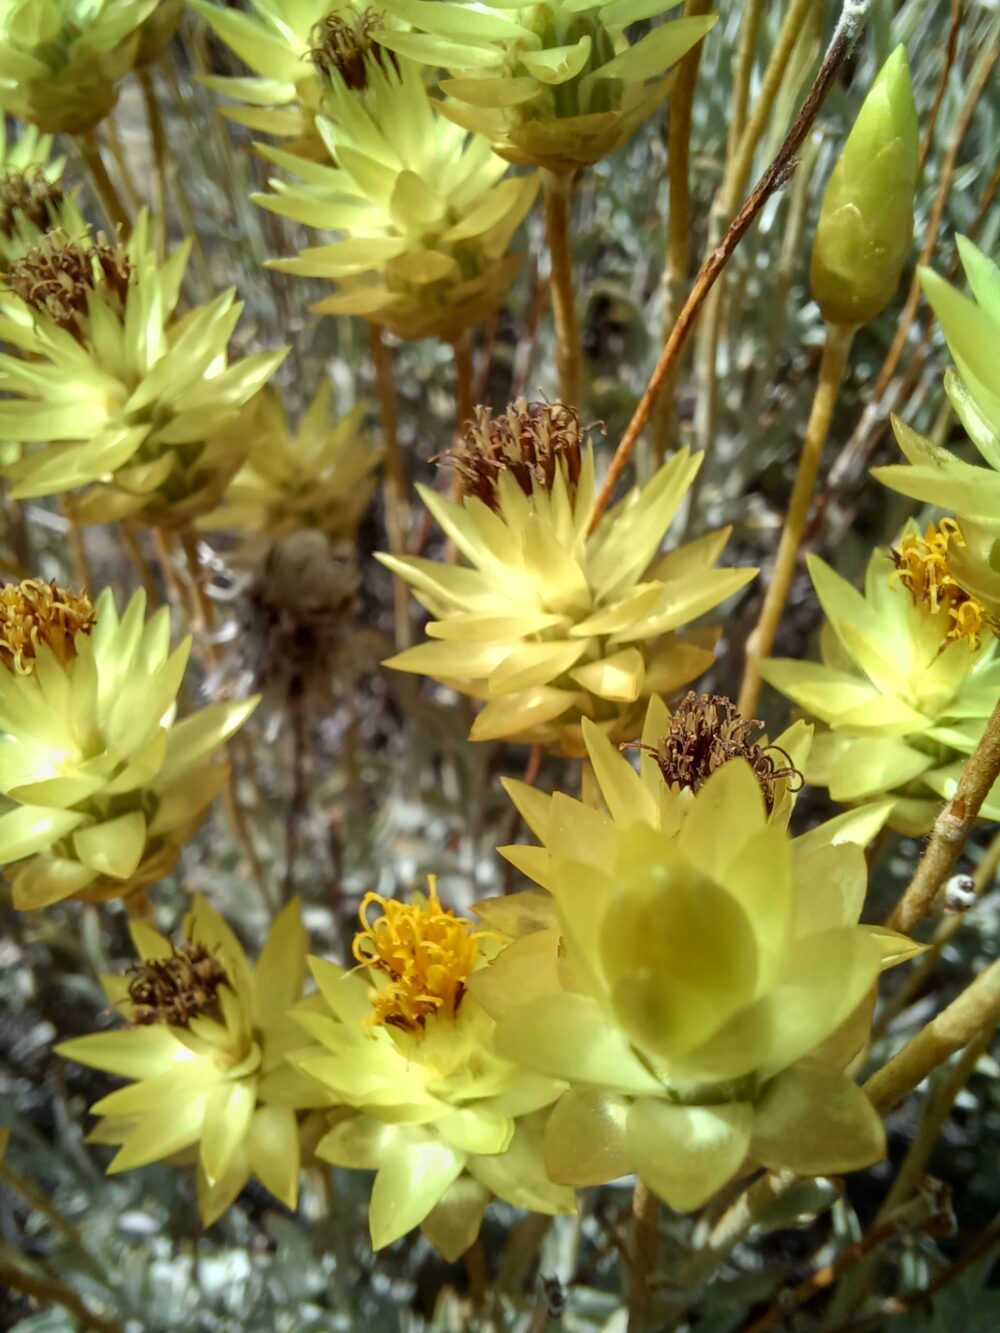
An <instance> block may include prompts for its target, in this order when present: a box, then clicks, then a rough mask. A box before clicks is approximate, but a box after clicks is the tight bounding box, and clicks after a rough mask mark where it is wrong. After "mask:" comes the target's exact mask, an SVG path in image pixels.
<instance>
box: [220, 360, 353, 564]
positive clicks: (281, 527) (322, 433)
mask: <svg viewBox="0 0 1000 1333" xmlns="http://www.w3.org/2000/svg"><path fill="white" fill-rule="evenodd" d="M331 393H332V386H331V384H330V383H329V381H324V382H323V383H322V384H321V385H320V386H319V388H318V389H317V390H316V393H315V394H314V395H313V398H312V401H311V403H310V404H309V407H308V408H307V410H306V412H305V414H304V415H303V417H302V421H301V423H300V425H299V429H298V430H297V431H296V432H295V433H294V434H293V433H292V432H291V431H290V430H289V428H288V419H287V417H286V415H285V408H284V403H283V400H282V398H281V396H280V395H279V394H278V393H276V392H275V391H274V390H271V389H265V390H263V392H262V393H260V394H258V396H257V397H256V398H255V399H254V400H253V401H252V403H250V404H249V406H248V409H247V412H246V413H245V414H244V417H245V419H243V420H240V421H238V422H237V423H236V424H235V425H234V426H233V427H232V428H231V429H232V430H233V431H239V432H242V433H244V435H245V436H247V437H249V440H250V452H249V456H248V458H247V461H246V462H245V463H244V465H243V467H242V468H241V469H240V471H239V472H238V473H237V474H236V476H235V477H234V478H233V480H232V481H231V482H230V483H229V486H228V488H227V490H226V493H225V495H224V496H223V500H222V504H221V505H220V507H219V508H218V509H216V510H213V512H212V513H210V514H207V515H205V517H204V518H202V519H201V520H199V527H202V528H208V529H220V528H226V529H235V530H236V531H237V532H238V533H240V534H243V535H245V536H246V537H247V538H248V539H260V542H275V541H279V540H280V539H281V538H283V537H288V536H290V535H291V534H293V533H295V532H299V531H302V530H304V529H316V530H317V531H319V532H322V533H323V534H324V535H325V536H326V537H327V538H328V539H329V541H331V542H338V541H343V540H353V538H354V535H355V532H356V530H357V526H358V523H359V522H360V521H361V516H362V514H363V513H364V511H365V508H366V507H367V505H368V501H369V500H370V499H371V497H372V493H373V491H374V489H375V486H376V482H377V478H376V476H375V475H374V471H375V468H376V467H377V466H378V462H379V452H378V450H377V449H375V448H373V447H372V445H371V443H370V442H369V440H368V439H367V438H366V437H365V436H364V435H363V434H362V432H361V420H362V418H363V416H364V412H365V408H364V404H359V405H358V406H357V407H355V408H354V409H353V410H352V411H350V412H348V413H347V415H346V416H343V417H341V418H340V419H339V420H338V421H335V422H333V423H332V424H331V422H330V420H329V416H330V395H331ZM255 544H259V542H256V541H255Z"/></svg>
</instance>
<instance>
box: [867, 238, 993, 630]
mask: <svg viewBox="0 0 1000 1333" xmlns="http://www.w3.org/2000/svg"><path fill="white" fill-rule="evenodd" d="M958 250H959V254H960V255H961V257H962V265H963V267H964V269H965V273H966V276H967V278H968V280H969V286H970V287H971V288H972V298H971V299H970V298H969V297H967V296H963V295H962V294H961V293H960V292H958V291H956V290H955V288H954V287H952V286H950V285H949V284H948V283H947V282H945V281H944V279H943V278H941V277H939V276H938V275H937V274H936V273H934V272H932V271H931V270H930V269H921V270H920V280H921V283H922V285H923V288H924V291H925V292H926V294H927V299H928V300H929V301H930V303H931V305H932V306H933V308H934V312H935V314H936V315H937V317H938V320H939V321H940V323H941V327H942V329H943V331H944V335H945V338H946V339H947V341H948V347H949V349H950V351H951V354H952V356H953V357H954V359H955V369H954V370H949V371H948V372H947V373H946V375H945V380H944V385H945V391H946V392H947V394H948V397H949V399H950V400H951V405H952V407H953V408H954V409H955V414H956V416H957V417H958V419H959V420H960V421H961V423H962V425H963V426H964V427H965V430H966V433H967V434H968V436H969V438H970V439H971V441H972V443H973V444H974V445H975V447H976V449H977V450H978V452H979V454H980V456H981V457H982V459H983V461H984V462H985V463H986V465H987V466H986V467H985V468H983V467H977V466H975V465H974V464H972V463H966V462H965V461H964V460H962V459H959V458H956V457H955V455H954V454H952V453H950V452H949V451H948V450H947V449H942V448H940V447H939V446H938V445H936V444H934V443H933V442H932V441H931V440H927V439H924V438H923V437H922V436H921V435H918V434H917V432H916V431H914V430H911V429H910V428H909V427H908V426H906V425H904V423H903V422H901V421H899V420H897V419H896V418H893V427H894V429H895V433H896V440H897V442H898V443H899V447H900V449H901V450H902V451H903V454H904V455H905V456H906V459H907V462H908V464H909V466H907V467H903V466H897V467H882V468H874V469H873V470H872V475H873V476H875V477H877V478H878V480H879V481H881V482H884V483H885V485H886V486H890V487H892V489H893V490H895V491H900V492H902V494H903V495H909V496H912V497H913V498H914V499H917V500H924V501H926V502H927V503H928V504H933V505H940V506H941V507H942V508H945V509H951V510H953V511H954V513H955V516H956V518H957V520H958V525H959V530H960V532H961V536H962V538H963V541H962V542H961V543H956V544H955V545H954V546H953V548H952V553H951V561H950V565H951V572H952V574H953V575H954V577H955V579H956V580H957V582H958V583H959V584H960V585H961V586H962V587H963V588H964V589H965V590H966V592H968V593H969V594H970V595H971V596H972V597H974V598H975V599H976V600H977V601H979V602H980V603H982V605H983V606H984V607H985V608H986V609H987V611H988V612H989V614H990V615H991V616H994V617H1000V572H998V571H1000V374H998V371H997V364H998V360H997V358H998V356H1000V268H998V267H997V265H996V263H994V261H993V260H991V259H989V258H988V257H987V256H986V255H984V254H983V253H982V251H981V250H977V249H976V247H975V246H974V245H973V244H972V242H971V241H969V240H968V239H967V238H966V237H965V236H959V237H958Z"/></svg>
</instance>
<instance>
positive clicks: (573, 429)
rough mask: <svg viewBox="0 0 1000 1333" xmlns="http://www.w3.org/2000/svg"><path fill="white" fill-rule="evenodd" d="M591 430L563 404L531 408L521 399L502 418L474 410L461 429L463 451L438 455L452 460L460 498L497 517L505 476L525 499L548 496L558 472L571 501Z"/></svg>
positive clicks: (491, 413)
mask: <svg viewBox="0 0 1000 1333" xmlns="http://www.w3.org/2000/svg"><path fill="white" fill-rule="evenodd" d="M590 429H591V428H590V427H589V426H582V425H581V424H580V413H579V412H578V411H577V410H576V408H575V407H568V406H567V405H566V404H565V403H529V402H526V401H525V400H524V399H523V398H518V399H517V401H516V402H513V403H511V404H510V406H509V407H508V408H507V410H506V412H503V413H499V414H497V415H494V414H493V411H492V410H491V409H490V408H488V407H477V408H476V415H475V419H474V420H472V421H467V422H466V423H465V425H464V427H463V429H462V437H461V442H460V443H461V447H460V448H459V449H458V450H456V451H455V452H453V453H448V454H444V455H442V457H444V458H447V459H449V460H450V462H451V463H452V465H453V466H454V468H455V472H456V474H457V476H458V483H459V488H460V490H461V493H462V494H463V495H474V496H476V497H477V498H478V499H480V500H482V502H483V504H485V505H488V506H489V507H490V509H492V510H494V511H496V510H498V509H499V507H500V499H499V492H498V485H499V479H500V475H501V473H503V472H508V473H510V475H511V476H512V477H513V478H514V480H515V481H516V482H517V484H518V486H519V487H520V488H521V490H522V491H523V492H524V493H525V495H531V493H532V490H533V488H534V487H536V486H537V487H540V488H542V489H544V490H546V491H551V490H552V487H553V484H554V483H555V479H556V473H557V471H558V470H559V469H560V468H561V469H562V471H563V473H564V475H565V478H566V484H567V486H568V488H569V493H570V496H571V497H573V496H574V495H575V494H576V487H577V483H578V482H579V480H580V467H581V462H582V458H583V445H584V442H585V441H586V438H587V432H588V431H589V430H590Z"/></svg>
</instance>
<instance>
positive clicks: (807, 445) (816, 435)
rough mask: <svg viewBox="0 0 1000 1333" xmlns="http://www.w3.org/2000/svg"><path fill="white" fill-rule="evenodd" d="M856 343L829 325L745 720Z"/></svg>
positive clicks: (750, 661) (743, 706) (746, 692)
mask: <svg viewBox="0 0 1000 1333" xmlns="http://www.w3.org/2000/svg"><path fill="white" fill-rule="evenodd" d="M853 337H854V329H852V328H841V327H838V326H836V325H833V324H828V325H827V327H826V342H825V344H824V346H823V359H822V361H821V362H820V368H819V379H818V381H817V384H816V393H815V396H814V397H813V403H812V409H811V411H810V413H809V422H808V424H807V426H806V436H805V440H804V441H803V444H802V453H801V454H800V455H799V465H798V470H797V471H796V474H795V484H794V485H793V487H792V495H791V499H790V500H789V502H788V512H787V513H786V515H785V523H784V526H783V528H782V530H781V540H780V542H779V543H778V554H777V556H776V558H775V562H774V573H773V574H772V576H771V582H770V584H769V585H768V589H767V594H766V595H765V597H764V605H763V607H762V608H761V613H760V619H759V620H758V622H757V627H756V629H755V630H754V631H753V633H752V634H751V635H750V638H749V639H748V640H747V665H746V670H745V673H744V677H743V684H742V686H741V688H740V697H739V702H738V704H737V708H738V709H739V711H740V712H741V713H743V714H744V716H747V717H749V716H752V714H753V713H755V712H756V710H757V701H758V700H759V698H760V691H761V687H762V684H763V681H762V678H761V675H760V671H759V670H758V667H757V663H758V661H759V660H760V658H762V657H768V656H770V653H771V649H772V648H773V647H774V640H775V638H776V637H777V633H778V626H779V625H780V624H781V617H782V615H783V614H784V610H785V604H786V603H787V601H788V593H789V590H790V589H791V586H792V580H793V578H794V577H795V566H796V563H797V561H798V555H799V547H800V546H801V544H802V536H803V533H804V532H805V529H806V521H807V520H808V517H809V506H810V505H811V503H812V497H813V491H814V490H815V487H816V477H817V476H818V474H819V464H820V459H821V457H822V455H823V446H824V445H825V444H826V440H827V436H828V435H829V433H830V423H831V421H832V420H833V410H834V407H835V406H836V403H837V395H838V394H839V392H840V387H841V385H842V384H843V382H844V375H845V372H846V370H847V359H848V356H849V354H850V350H851V340H852V339H853Z"/></svg>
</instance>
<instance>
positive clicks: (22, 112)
mask: <svg viewBox="0 0 1000 1333" xmlns="http://www.w3.org/2000/svg"><path fill="white" fill-rule="evenodd" d="M156 5H157V0H0V107H2V108H3V110H4V111H6V112H7V113H8V114H9V115H12V116H18V117H20V118H21V119H22V120H27V121H30V122H31V123H32V124H33V125H37V126H38V128H39V129H40V130H44V131H46V133H50V134H56V133H64V134H82V133H84V132H86V131H87V130H90V129H93V127H94V126H95V125H96V124H97V123H98V122H99V121H101V120H103V119H104V117H105V116H106V115H107V114H108V112H109V111H110V110H111V108H112V107H113V106H114V104H115V101H116V99H117V97H118V83H119V80H120V79H121V78H122V77H123V76H124V75H125V74H127V73H128V71H129V70H130V69H131V68H132V66H133V65H134V64H135V60H136V56H137V54H138V50H139V31H140V27H141V25H142V24H143V23H144V22H145V21H146V20H147V19H148V18H149V17H150V15H151V14H152V13H153V11H154V10H155V9H156Z"/></svg>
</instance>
